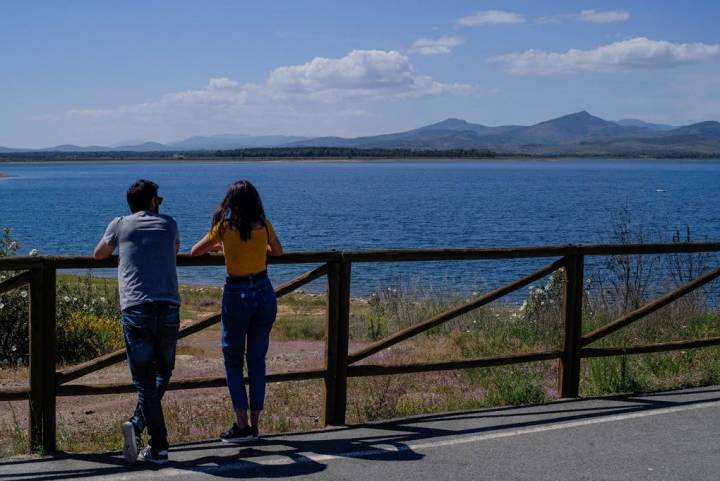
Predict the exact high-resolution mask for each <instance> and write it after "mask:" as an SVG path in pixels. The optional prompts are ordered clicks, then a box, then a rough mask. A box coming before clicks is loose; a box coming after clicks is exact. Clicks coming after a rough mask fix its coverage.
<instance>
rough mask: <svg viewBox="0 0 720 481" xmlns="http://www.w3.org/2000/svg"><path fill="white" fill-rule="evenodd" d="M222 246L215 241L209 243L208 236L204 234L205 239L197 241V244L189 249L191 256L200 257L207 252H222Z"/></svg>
mask: <svg viewBox="0 0 720 481" xmlns="http://www.w3.org/2000/svg"><path fill="white" fill-rule="evenodd" d="M222 250H223V248H222V244H221V243H219V242H216V241H211V240H210V238H209V236H208V235H207V234H206V235H205V237H203V238H202V239H200V240H199V241H197V243H196V244H195V245H194V246H192V249H190V255H191V256H201V255H204V254H207V253H209V252H222Z"/></svg>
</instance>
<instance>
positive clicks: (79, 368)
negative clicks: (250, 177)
mask: <svg viewBox="0 0 720 481" xmlns="http://www.w3.org/2000/svg"><path fill="white" fill-rule="evenodd" d="M327 269H328V268H327V264H323V265H322V266H320V267H318V268H316V269H313V270H311V271H308V272H306V273H305V274H302V275H300V276H298V277H296V278H295V279H293V280H291V281H288V282H286V283H285V284H282V285H281V286H280V287H278V288H277V289H275V295H276V296H277V297H282V296H284V295H286V294H288V293H290V292H292V291H294V290H295V289H298V288H300V287H302V286H304V285H305V284H307V283H309V282H312V281H313V280H315V279H317V278H319V277H321V276H323V275H324V274H326V273H327ZM218 322H220V314H211V315H209V316H206V317H204V318H202V319H200V320H198V321H195V322H192V323H190V324H188V325H186V326H184V327H183V328H182V329H180V331H179V332H178V339H183V338H185V337H187V336H190V335H191V334H195V333H196V332H199V331H202V330H203V329H205V328H207V327H210V326H212V325H213V324H217V323H218ZM126 358H127V352H126V351H125V349H118V350H117V351H113V352H111V353H108V354H105V355H104V356H100V357H96V358H95V359H91V360H90V361H87V362H84V363H82V364H78V365H76V366H72V367H69V368H67V369H64V370H62V371H58V372H57V373H56V375H57V378H56V379H57V383H58V384H65V383H68V382H70V381H74V380H75V379H78V378H81V377H83V376H86V375H88V374H90V373H92V372H95V371H99V370H100V369H105V368H106V367H109V366H112V365H113V364H117V363H119V362H123V361H124V360H125V359H126Z"/></svg>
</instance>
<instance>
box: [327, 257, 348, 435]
mask: <svg viewBox="0 0 720 481" xmlns="http://www.w3.org/2000/svg"><path fill="white" fill-rule="evenodd" d="M350 269H351V268H350V262H348V261H345V260H342V261H332V262H330V263H329V270H328V291H327V292H328V304H327V306H328V309H327V327H326V331H325V333H326V340H325V369H326V371H327V373H326V374H325V410H324V413H323V424H324V425H325V426H328V425H334V426H337V425H342V424H345V411H346V405H347V363H348V336H349V319H350Z"/></svg>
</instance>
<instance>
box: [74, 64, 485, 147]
mask: <svg viewBox="0 0 720 481" xmlns="http://www.w3.org/2000/svg"><path fill="white" fill-rule="evenodd" d="M471 91H472V87H471V86H470V85H467V84H456V83H443V82H438V81H436V80H434V79H433V78H432V77H430V76H428V75H423V74H420V73H418V72H417V71H416V70H415V69H414V67H413V66H412V64H411V63H410V60H409V59H408V57H407V56H405V55H403V54H401V53H399V52H395V51H383V50H354V51H352V52H350V53H348V54H347V55H345V56H344V57H341V58H324V57H316V58H314V59H312V60H310V61H309V62H307V63H304V64H301V65H291V66H284V67H278V68H276V69H274V70H273V71H272V72H270V74H269V76H268V78H267V79H266V80H265V81H264V82H262V83H260V84H250V83H248V84H241V83H240V82H237V81H235V80H231V79H229V78H226V77H220V78H211V79H209V80H208V83H207V84H206V85H205V86H204V87H202V88H199V89H193V90H185V91H179V92H171V93H168V94H165V95H163V96H161V97H159V98H156V99H152V100H148V101H146V102H142V103H137V104H132V105H123V106H118V107H113V108H103V109H89V110H71V111H68V112H66V113H65V119H66V120H72V121H76V122H81V123H82V122H88V124H87V125H89V126H92V129H94V130H96V131H97V130H100V129H107V130H112V129H116V128H119V127H120V126H123V125H124V126H132V128H133V129H141V128H145V127H147V128H149V129H150V128H153V127H157V126H160V125H162V126H164V128H166V130H169V129H171V128H176V130H177V131H180V130H187V131H191V130H194V131H195V132H197V131H199V130H205V129H206V128H209V127H211V126H219V127H213V128H218V129H223V130H225V129H227V128H228V127H229V126H236V128H242V129H252V128H253V127H255V128H257V125H259V123H263V125H265V126H267V125H268V124H271V125H272V126H274V129H273V130H274V131H277V130H275V129H277V127H278V126H289V127H287V128H288V129H289V130H294V131H296V132H297V130H298V127H299V126H300V127H301V126H302V124H303V123H304V122H307V120H308V119H311V118H312V119H316V118H317V117H322V116H325V117H327V119H331V118H336V117H347V116H358V115H360V113H359V112H363V114H362V115H366V112H365V110H364V109H365V108H366V107H367V105H368V104H367V102H368V101H371V100H403V99H413V98H420V97H428V96H438V95H446V94H447V95H463V94H467V93H470V92H471ZM325 121H326V120H325V119H323V122H325ZM293 126H295V127H294V128H293ZM265 128H267V127H265ZM128 135H130V134H128Z"/></svg>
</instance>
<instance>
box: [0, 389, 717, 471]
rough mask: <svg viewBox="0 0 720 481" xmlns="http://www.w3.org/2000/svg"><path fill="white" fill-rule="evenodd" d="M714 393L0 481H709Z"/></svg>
mask: <svg viewBox="0 0 720 481" xmlns="http://www.w3.org/2000/svg"><path fill="white" fill-rule="evenodd" d="M719 438H720V386H708V387H704V388H698V389H688V390H681V391H671V392H664V393H655V394H651V395H637V396H621V397H608V398H600V399H586V400H571V401H559V402H555V403H551V404H545V405H542V406H529V407H520V408H499V409H485V410H479V411H472V412H459V413H448V414H439V415H430V416H420V417H414V418H406V419H399V420H393V421H390V422H383V423H377V424H370V425H364V426H358V427H349V428H336V429H328V430H325V431H318V432H312V433H302V434H291V435H276V436H267V437H265V438H263V439H262V440H261V441H259V442H257V443H253V444H248V445H243V446H231V445H226V444H222V443H219V442H210V443H196V444H186V445H181V446H174V447H173V448H172V449H171V451H170V457H171V463H170V465H168V467H165V468H162V469H153V468H148V467H144V466H140V467H127V466H125V465H124V462H123V460H122V457H121V455H120V453H118V452H114V453H104V454H72V455H71V454H62V455H57V456H54V457H43V458H38V457H26V458H13V459H6V460H1V461H0V481H4V480H30V479H32V480H63V479H81V480H90V479H102V480H135V479H144V480H145V479H148V480H156V479H171V480H178V481H185V480H196V479H202V480H205V479H234V478H276V479H297V480H300V479H302V480H306V479H308V480H310V479H311V480H339V479H340V480H364V479H373V480H403V481H404V480H419V481H422V480H432V481H437V480H465V479H467V480H484V479H493V480H533V481H536V480H573V481H578V480H682V481H687V480H693V481H698V480H713V481H717V480H718V479H720V441H719Z"/></svg>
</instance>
